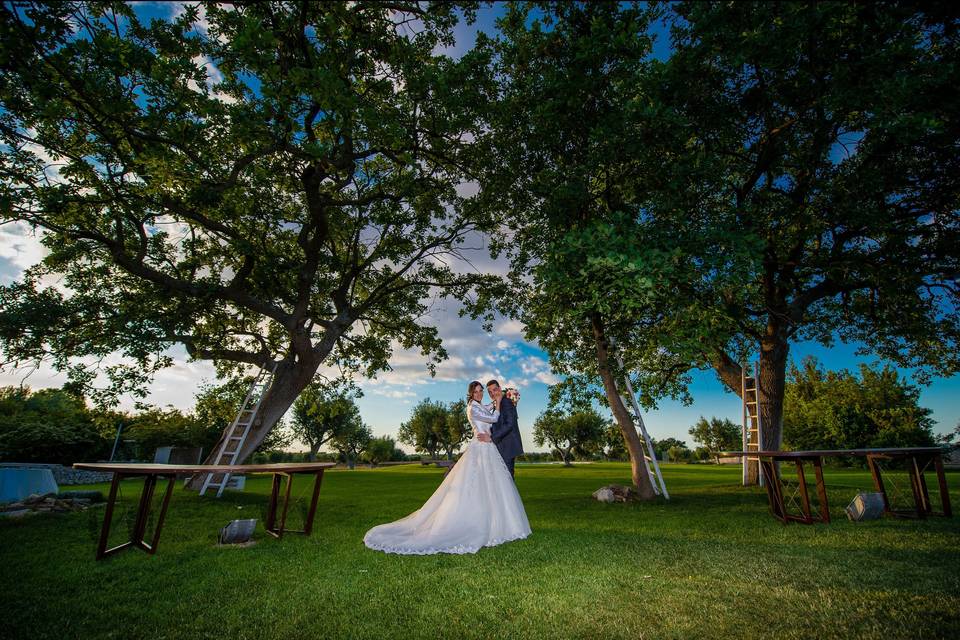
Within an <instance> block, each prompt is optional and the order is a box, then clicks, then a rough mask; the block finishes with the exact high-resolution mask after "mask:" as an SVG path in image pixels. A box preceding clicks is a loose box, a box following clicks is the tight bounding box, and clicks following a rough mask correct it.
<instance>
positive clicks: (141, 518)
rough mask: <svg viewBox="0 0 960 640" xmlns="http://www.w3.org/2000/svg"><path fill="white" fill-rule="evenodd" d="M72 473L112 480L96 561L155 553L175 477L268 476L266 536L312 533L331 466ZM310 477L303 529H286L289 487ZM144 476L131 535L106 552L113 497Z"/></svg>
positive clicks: (108, 466)
mask: <svg viewBox="0 0 960 640" xmlns="http://www.w3.org/2000/svg"><path fill="white" fill-rule="evenodd" d="M73 466H74V468H76V469H83V470H87V471H105V472H110V473H113V480H112V482H111V483H110V494H109V497H108V498H107V506H106V510H105V511H104V514H103V526H102V527H101V529H100V538H99V540H98V542H97V553H96V559H97V560H102V559H103V558H105V557H107V556H109V555H113V554H115V553H118V552H120V551H122V550H124V549H127V548H138V549H141V550H143V551H145V552H147V553H148V554H150V555H153V554H155V553H156V552H157V545H158V543H159V542H160V532H161V530H162V529H163V521H164V518H165V517H166V514H167V507H168V506H169V504H170V497H171V495H173V486H174V483H175V482H176V479H177V474H184V473H187V474H194V473H264V474H266V473H269V474H272V475H273V482H272V485H271V491H270V502H269V505H268V507H267V518H266V522H265V528H266V531H267V533H269V534H270V535H271V536H273V537H275V538H281V537H283V534H284V533H302V534H304V535H308V536H309V535H310V533H311V532H312V531H313V520H314V516H315V515H316V512H317V502H318V500H319V498H320V485H321V483H322V482H323V472H324V470H325V469H328V468H330V467H332V466H334V464H333V463H331V462H314V463H303V464H248V465H206V466H205V465H171V464H124V463H89V464H88V463H77V464H75V465H73ZM308 473H309V474H313V476H314V482H313V492H312V495H311V498H310V508H309V510H308V511H307V518H306V522H305V524H304V528H303V529H298V530H294V529H287V528H286V522H287V510H288V508H289V506H290V489H291V486H292V484H293V476H294V475H296V474H308ZM139 476H144V483H143V489H142V490H141V492H140V500H139V503H138V505H137V515H136V520H135V521H134V525H133V531H132V533H131V537H130V540H128V541H127V542H124V543H122V544H119V545H117V546H115V547H111V548H109V549H108V548H107V542H108V539H109V537H110V525H111V520H112V519H113V512H114V508H115V506H116V502H117V493H118V490H119V487H120V481H121V480H123V479H125V478H133V477H139ZM281 477H283V478H286V487H285V490H284V492H283V505H282V508H280V482H281ZM159 478H165V479H167V488H166V491H164V495H163V501H162V502H161V505H160V511H159V513H158V515H157V522H156V525H155V526H154V530H153V536H152V538H151V539H150V542H149V543H148V542H147V541H146V540H147V531H146V529H147V520H148V518H149V516H150V506H151V504H152V501H153V496H154V493H155V490H156V487H157V481H158V479H159ZM278 508H280V518H279V522H278V521H277V510H278Z"/></svg>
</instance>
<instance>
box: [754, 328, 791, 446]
mask: <svg viewBox="0 0 960 640" xmlns="http://www.w3.org/2000/svg"><path fill="white" fill-rule="evenodd" d="M778 333H779V332H778ZM789 352H790V344H789V343H788V342H787V340H786V338H785V337H782V336H780V335H773V336H771V337H770V338H769V339H767V338H765V339H764V340H763V341H762V342H761V343H760V371H759V374H758V379H757V383H758V388H759V393H758V394H757V395H758V396H759V398H758V402H759V411H760V442H761V444H763V448H764V449H766V450H768V451H780V448H781V446H782V445H783V396H784V393H785V392H786V385H787V355H788V354H789Z"/></svg>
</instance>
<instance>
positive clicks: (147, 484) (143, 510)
mask: <svg viewBox="0 0 960 640" xmlns="http://www.w3.org/2000/svg"><path fill="white" fill-rule="evenodd" d="M156 486H157V476H153V475H150V476H147V477H146V478H144V480H143V490H142V491H141V492H140V504H138V505H137V519H136V521H135V522H134V525H133V536H132V537H131V539H130V541H131V542H133V544H134V545H136V546H138V547H140V548H141V549H143V550H144V551H148V550H149V548H148V547H147V546H146V545H144V543H143V536H144V534H145V533H146V530H147V516H148V515H149V514H150V502H151V501H152V500H153V490H154V489H155V488H156Z"/></svg>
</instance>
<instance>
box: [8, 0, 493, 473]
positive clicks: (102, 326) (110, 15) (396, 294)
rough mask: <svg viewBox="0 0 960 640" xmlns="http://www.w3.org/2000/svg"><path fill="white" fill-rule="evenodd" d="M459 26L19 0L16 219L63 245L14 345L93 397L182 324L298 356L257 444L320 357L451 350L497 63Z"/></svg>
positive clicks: (15, 307) (313, 8)
mask: <svg viewBox="0 0 960 640" xmlns="http://www.w3.org/2000/svg"><path fill="white" fill-rule="evenodd" d="M200 11H202V12H203V13H204V18H205V19H204V20H203V21H200V20H198V18H199V12H200ZM468 13H469V11H468ZM456 22H457V10H456V7H455V6H453V5H450V4H447V3H424V2H405V1H399V2H391V3H380V2H367V1H363V0H361V1H357V2H322V3H321V2H308V1H305V0H304V1H299V2H291V3H274V2H235V3H224V4H222V5H221V4H218V3H214V2H203V3H199V7H197V6H188V8H187V9H186V11H185V12H184V13H183V14H182V15H180V16H179V17H177V18H176V19H173V20H168V21H164V20H151V21H150V22H149V24H147V23H145V22H144V21H141V20H140V19H139V18H138V17H137V14H136V12H135V10H134V8H132V7H131V5H128V4H126V3H122V2H85V3H81V2H61V3H44V2H22V3H19V2H18V3H5V4H4V5H3V6H2V8H0V106H2V109H0V143H2V144H3V145H4V148H3V156H2V159H0V222H11V221H20V222H22V223H26V224H27V225H29V226H31V227H32V228H33V229H34V230H36V232H37V233H38V234H39V237H40V239H41V241H42V242H43V244H44V246H45V247H46V248H47V250H48V255H47V256H46V257H45V258H44V260H43V261H42V262H41V263H40V264H37V265H35V266H34V267H32V268H30V269H28V270H27V271H26V272H25V273H24V274H23V276H22V277H21V278H20V280H19V281H17V282H15V283H13V284H11V285H9V286H5V287H3V288H2V289H0V309H2V311H0V346H2V349H3V351H4V352H5V354H6V360H7V362H14V363H20V362H27V361H38V360H49V361H50V363H51V364H52V365H53V366H54V367H55V368H56V369H58V370H61V371H66V372H67V373H68V374H69V375H70V377H71V380H72V381H73V383H74V384H75V385H78V386H79V387H82V388H84V389H85V390H86V391H87V392H89V393H93V392H94V389H93V388H92V387H93V384H94V382H97V379H96V376H97V374H98V372H99V373H105V374H106V375H107V377H108V382H109V384H108V385H107V386H106V387H105V388H104V386H103V385H102V381H101V384H100V385H99V386H98V388H99V389H100V392H101V395H100V398H101V399H105V400H107V401H109V400H110V399H111V398H115V397H116V395H117V394H119V393H121V392H125V391H130V390H134V391H136V392H139V393H142V392H143V387H144V384H145V383H146V382H147V381H148V380H149V379H150V377H151V376H152V374H153V373H154V372H156V371H157V370H158V369H160V368H162V367H165V366H169V365H170V364H171V363H172V361H171V358H170V357H169V356H168V355H166V354H167V349H168V348H170V347H171V346H173V345H177V344H180V345H183V346H185V347H186V350H187V352H188V354H189V355H190V356H191V357H192V358H194V359H209V360H212V361H213V362H214V364H215V365H216V367H217V369H218V372H219V373H220V374H221V375H224V376H239V375H241V374H242V373H243V372H244V371H245V370H246V369H248V368H250V367H261V368H267V369H274V368H275V376H274V378H273V382H272V384H271V386H270V388H269V390H268V391H267V393H266V396H265V398H264V400H263V403H262V404H261V406H260V412H259V414H258V417H257V420H256V423H255V424H254V425H253V427H252V429H251V431H250V436H249V437H248V439H247V440H246V442H245V443H244V445H243V449H242V451H241V455H240V459H244V458H246V457H247V456H248V455H249V454H250V453H251V452H252V451H254V450H255V449H256V448H257V446H258V445H259V443H260V442H261V441H262V440H263V438H264V437H265V436H266V435H267V434H268V433H269V431H270V430H271V428H272V427H273V426H274V425H275V424H276V423H277V421H278V420H279V419H280V417H281V416H282V415H283V414H284V412H285V411H286V410H287V409H288V407H289V406H290V405H291V404H292V403H293V401H294V399H295V398H296V397H297V396H298V394H299V393H300V391H301V390H302V389H303V388H304V387H306V386H307V385H308V384H309V383H310V381H311V380H312V379H313V378H314V374H315V373H316V371H317V369H318V367H320V365H321V364H328V365H337V366H340V367H345V368H353V369H362V370H365V372H366V373H368V374H373V373H375V372H376V371H378V370H382V369H384V368H386V366H387V360H388V358H389V356H390V354H391V350H392V348H394V346H395V345H397V344H399V345H402V346H403V347H413V346H417V347H419V348H420V349H421V350H422V351H423V353H424V355H425V359H431V358H432V359H436V358H442V357H444V355H445V354H444V351H443V349H442V346H441V344H440V341H439V339H438V336H437V333H436V330H435V329H434V328H431V327H427V326H423V325H422V324H420V323H419V322H418V319H419V318H420V317H421V316H422V314H423V313H424V312H425V311H426V303H425V302H424V300H428V299H429V296H430V295H433V294H435V293H437V292H439V293H441V294H442V293H444V292H448V291H454V292H457V293H465V292H466V291H467V289H468V288H469V283H470V277H467V276H458V275H456V274H455V273H453V271H451V270H450V269H449V268H448V266H447V264H446V262H445V259H446V258H447V257H449V256H450V255H451V254H455V253H456V252H457V247H458V245H459V243H460V242H461V241H462V239H463V238H464V236H465V235H466V234H468V233H470V232H471V231H472V230H474V229H476V228H477V227H478V226H479V225H480V224H481V218H480V217H479V216H478V215H476V214H475V213H474V214H472V215H469V216H468V215H466V214H465V212H464V200H463V198H462V197H460V196H459V195H458V193H457V190H456V188H457V186H458V185H460V184H462V183H463V182H464V181H465V180H466V179H467V178H468V176H467V175H466V174H465V171H464V165H465V159H464V157H463V155H464V147H465V141H467V140H469V138H470V137H471V135H473V134H475V133H476V131H475V123H476V120H477V118H476V116H477V109H479V108H481V105H482V101H480V100H477V99H476V96H475V94H476V91H478V90H479V89H480V88H482V87H483V86H484V81H483V77H482V75H483V72H484V71H483V70H484V68H485V65H484V64H483V61H482V60H481V59H480V57H479V56H478V55H475V54H468V55H466V56H463V57H462V58H461V59H460V60H458V61H456V62H455V61H452V60H451V59H449V58H447V57H445V56H443V55H439V54H436V53H434V51H435V49H439V48H440V47H439V45H443V44H451V43H452V37H453V36H452V34H453V28H454V26H455V24H456ZM49 278H55V279H56V280H57V281H58V282H59V284H60V287H59V288H58V287H52V286H47V283H48V282H49V280H48V279H49ZM64 289H66V292H65V291H64ZM107 357H110V358H114V359H117V358H119V359H120V360H121V364H112V365H110V366H104V367H102V368H95V367H94V366H92V365H90V363H91V362H93V363H99V362H101V361H103V360H104V359H105V358H107ZM114 361H115V360H114Z"/></svg>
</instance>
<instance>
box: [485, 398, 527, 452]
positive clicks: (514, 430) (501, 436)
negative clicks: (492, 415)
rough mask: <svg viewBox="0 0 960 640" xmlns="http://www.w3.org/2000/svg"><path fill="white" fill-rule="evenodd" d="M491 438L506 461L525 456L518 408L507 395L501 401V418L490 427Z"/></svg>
mask: <svg viewBox="0 0 960 640" xmlns="http://www.w3.org/2000/svg"><path fill="white" fill-rule="evenodd" d="M490 437H491V438H492V439H493V442H494V443H495V444H496V445H497V449H499V450H500V455H501V456H503V459H504V460H510V459H512V458H516V457H517V456H519V455H523V442H522V441H521V440H520V427H519V425H517V408H516V407H515V406H514V404H513V400H511V399H510V398H508V397H507V396H506V395H504V396H503V399H502V400H501V401H500V417H499V418H497V421H496V422H494V423H493V424H492V425H491V426H490Z"/></svg>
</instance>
